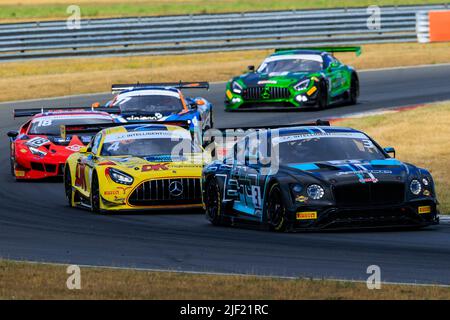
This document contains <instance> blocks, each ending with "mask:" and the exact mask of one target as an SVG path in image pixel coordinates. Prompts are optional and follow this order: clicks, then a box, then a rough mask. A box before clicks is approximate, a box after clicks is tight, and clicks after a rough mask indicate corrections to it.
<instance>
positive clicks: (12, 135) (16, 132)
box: [7, 131, 19, 139]
mask: <svg viewBox="0 0 450 320" xmlns="http://www.w3.org/2000/svg"><path fill="white" fill-rule="evenodd" d="M7 135H8V137H10V138H11V139H15V138H17V136H18V135H19V132H18V131H9V132H8V133H7Z"/></svg>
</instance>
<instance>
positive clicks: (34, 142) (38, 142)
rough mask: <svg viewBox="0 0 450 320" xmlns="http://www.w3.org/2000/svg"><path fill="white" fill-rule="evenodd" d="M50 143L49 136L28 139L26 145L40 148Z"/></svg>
mask: <svg viewBox="0 0 450 320" xmlns="http://www.w3.org/2000/svg"><path fill="white" fill-rule="evenodd" d="M49 143H50V140H48V139H47V138H41V137H36V138H33V139H30V140H28V141H27V143H26V145H27V146H29V147H34V148H39V147H42V146H44V145H46V144H49Z"/></svg>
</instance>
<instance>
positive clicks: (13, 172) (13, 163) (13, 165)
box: [10, 157, 16, 178]
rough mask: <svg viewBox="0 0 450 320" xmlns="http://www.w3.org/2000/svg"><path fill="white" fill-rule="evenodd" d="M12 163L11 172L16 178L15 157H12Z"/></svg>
mask: <svg viewBox="0 0 450 320" xmlns="http://www.w3.org/2000/svg"><path fill="white" fill-rule="evenodd" d="M10 164H11V174H12V176H13V177H14V178H15V177H16V170H15V168H14V167H15V161H14V158H13V157H11V160H10Z"/></svg>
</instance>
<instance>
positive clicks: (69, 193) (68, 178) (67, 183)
mask: <svg viewBox="0 0 450 320" xmlns="http://www.w3.org/2000/svg"><path fill="white" fill-rule="evenodd" d="M64 190H65V192H66V199H67V203H68V204H69V207H73V201H72V200H73V189H72V175H71V174H70V169H69V167H68V166H66V169H65V170H64Z"/></svg>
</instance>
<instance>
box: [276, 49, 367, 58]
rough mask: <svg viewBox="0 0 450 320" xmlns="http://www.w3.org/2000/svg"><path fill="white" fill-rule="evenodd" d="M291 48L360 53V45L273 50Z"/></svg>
mask: <svg viewBox="0 0 450 320" xmlns="http://www.w3.org/2000/svg"><path fill="white" fill-rule="evenodd" d="M292 50H317V51H322V52H330V53H335V52H355V53H356V55H357V56H359V55H360V54H361V47H305V48H280V49H275V52H281V51H292Z"/></svg>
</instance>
